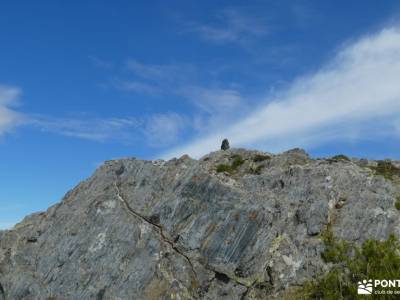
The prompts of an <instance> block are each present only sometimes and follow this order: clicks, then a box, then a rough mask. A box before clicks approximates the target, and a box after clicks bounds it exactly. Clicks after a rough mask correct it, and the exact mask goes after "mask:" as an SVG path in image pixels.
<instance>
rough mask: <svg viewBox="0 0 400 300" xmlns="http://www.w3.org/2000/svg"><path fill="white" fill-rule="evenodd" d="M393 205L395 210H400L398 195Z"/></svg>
mask: <svg viewBox="0 0 400 300" xmlns="http://www.w3.org/2000/svg"><path fill="white" fill-rule="evenodd" d="M394 206H395V207H396V209H397V210H400V197H397V199H396V202H395V203H394Z"/></svg>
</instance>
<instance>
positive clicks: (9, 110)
mask: <svg viewBox="0 0 400 300" xmlns="http://www.w3.org/2000/svg"><path fill="white" fill-rule="evenodd" d="M20 94H21V91H20V89H18V88H16V87H11V86H5V85H0V136H1V135H2V134H4V133H5V132H7V131H9V130H11V129H13V128H14V127H15V126H17V125H18V124H19V123H20V122H22V120H23V116H22V114H20V113H18V112H17V111H15V110H14V109H13V107H15V106H16V105H17V104H18V98H19V96H20Z"/></svg>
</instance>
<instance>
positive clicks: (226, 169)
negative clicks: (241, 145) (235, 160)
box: [217, 164, 233, 173]
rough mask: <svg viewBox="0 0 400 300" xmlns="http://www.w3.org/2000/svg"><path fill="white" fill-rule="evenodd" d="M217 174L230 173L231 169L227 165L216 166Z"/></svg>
mask: <svg viewBox="0 0 400 300" xmlns="http://www.w3.org/2000/svg"><path fill="white" fill-rule="evenodd" d="M217 172H218V173H222V172H227V173H232V172H233V170H232V167H231V166H229V165H225V164H220V165H218V166H217Z"/></svg>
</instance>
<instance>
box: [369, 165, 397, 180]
mask: <svg viewBox="0 0 400 300" xmlns="http://www.w3.org/2000/svg"><path fill="white" fill-rule="evenodd" d="M370 168H371V169H372V170H374V171H375V175H381V176H383V177H385V178H386V179H389V180H393V176H399V177H400V168H398V167H396V166H395V165H393V164H392V162H391V161H388V160H379V161H378V164H377V166H376V167H370Z"/></svg>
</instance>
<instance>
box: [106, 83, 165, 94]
mask: <svg viewBox="0 0 400 300" xmlns="http://www.w3.org/2000/svg"><path fill="white" fill-rule="evenodd" d="M113 86H114V87H115V88H116V89H117V90H120V91H125V92H134V93H138V94H147V95H153V96H154V95H160V94H162V93H163V90H162V89H161V88H160V87H159V86H157V85H156V84H153V83H146V82H142V81H137V80H118V81H115V82H114V84H113Z"/></svg>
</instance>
